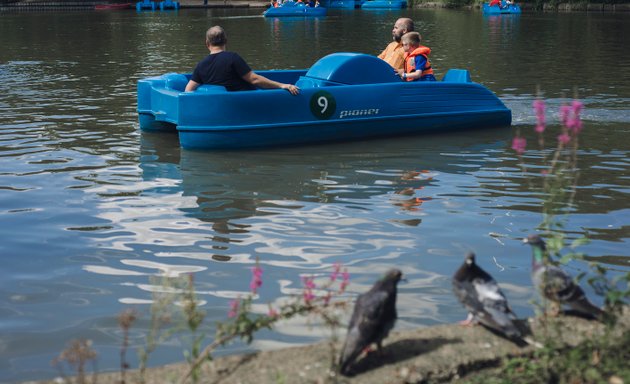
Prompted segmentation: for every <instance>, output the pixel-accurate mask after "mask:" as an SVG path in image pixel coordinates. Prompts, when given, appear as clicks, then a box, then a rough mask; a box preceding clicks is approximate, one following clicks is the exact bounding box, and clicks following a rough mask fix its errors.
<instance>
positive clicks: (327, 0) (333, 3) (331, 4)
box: [320, 0, 363, 9]
mask: <svg viewBox="0 0 630 384" xmlns="http://www.w3.org/2000/svg"><path fill="white" fill-rule="evenodd" d="M362 2H363V0H322V1H320V3H321V4H322V6H324V7H326V8H341V9H355V8H361V3H362Z"/></svg>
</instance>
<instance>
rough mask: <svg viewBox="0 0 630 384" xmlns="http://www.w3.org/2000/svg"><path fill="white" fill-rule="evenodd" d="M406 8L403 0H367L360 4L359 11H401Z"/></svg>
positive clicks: (405, 2)
mask: <svg viewBox="0 0 630 384" xmlns="http://www.w3.org/2000/svg"><path fill="white" fill-rule="evenodd" d="M401 8H407V1H405V0H367V1H364V2H363V4H361V9H401Z"/></svg>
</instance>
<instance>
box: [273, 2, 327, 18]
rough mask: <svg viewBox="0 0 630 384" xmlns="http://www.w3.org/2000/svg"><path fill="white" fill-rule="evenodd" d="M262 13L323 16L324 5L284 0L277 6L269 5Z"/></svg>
mask: <svg viewBox="0 0 630 384" xmlns="http://www.w3.org/2000/svg"><path fill="white" fill-rule="evenodd" d="M263 15H264V16H265V17H281V16H325V15H326V8H325V7H311V6H308V5H306V4H304V3H298V2H295V1H290V0H289V1H285V2H284V3H282V5H281V6H279V7H275V8H274V7H271V8H269V9H267V10H266V11H265V12H264V13H263Z"/></svg>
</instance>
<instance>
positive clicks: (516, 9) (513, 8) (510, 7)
mask: <svg viewBox="0 0 630 384" xmlns="http://www.w3.org/2000/svg"><path fill="white" fill-rule="evenodd" d="M482 11H483V13H484V14H486V15H505V14H518V13H521V7H520V6H518V5H516V4H506V5H504V6H502V7H499V6H498V5H493V6H492V7H491V6H490V5H488V3H483V6H482Z"/></svg>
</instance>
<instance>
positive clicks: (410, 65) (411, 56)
mask: <svg viewBox="0 0 630 384" xmlns="http://www.w3.org/2000/svg"><path fill="white" fill-rule="evenodd" d="M430 53H431V48H429V47H425V46H424V45H420V46H419V47H418V48H416V49H414V50H413V51H412V52H411V53H407V54H406V55H405V73H411V72H415V71H422V74H421V75H420V76H421V77H422V76H424V75H432V74H433V69H432V68H431V62H430V61H429V54H430ZM416 56H424V58H425V59H426V60H427V63H426V64H425V66H424V68H416V61H415V57H416ZM407 81H413V80H412V79H407Z"/></svg>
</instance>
